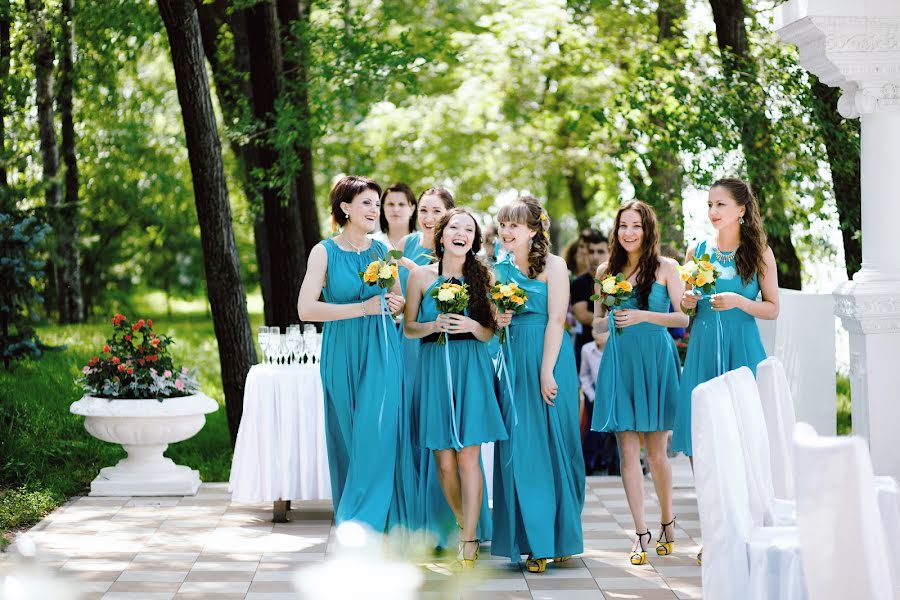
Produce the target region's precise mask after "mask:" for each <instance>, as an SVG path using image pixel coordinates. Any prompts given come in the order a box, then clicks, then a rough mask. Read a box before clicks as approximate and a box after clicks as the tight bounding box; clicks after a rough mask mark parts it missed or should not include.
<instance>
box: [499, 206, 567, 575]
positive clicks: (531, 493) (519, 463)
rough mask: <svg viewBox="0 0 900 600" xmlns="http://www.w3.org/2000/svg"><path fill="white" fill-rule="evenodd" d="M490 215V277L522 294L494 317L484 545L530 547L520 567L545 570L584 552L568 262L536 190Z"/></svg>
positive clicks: (516, 552)
mask: <svg viewBox="0 0 900 600" xmlns="http://www.w3.org/2000/svg"><path fill="white" fill-rule="evenodd" d="M497 220H498V221H499V223H500V241H501V242H502V243H503V248H504V249H505V250H506V251H507V255H506V256H505V257H504V258H503V260H501V261H500V262H498V263H497V265H496V267H495V270H494V272H495V276H496V278H497V280H498V281H501V282H503V283H516V284H517V285H518V286H519V287H521V288H522V289H524V290H525V293H526V294H527V296H528V298H527V300H526V301H525V304H524V309H523V310H522V312H520V313H519V314H516V315H513V314H512V313H511V312H510V311H507V312H506V313H505V314H500V315H497V325H498V326H500V327H507V326H508V327H509V330H508V335H506V342H505V343H504V345H503V354H504V362H505V363H506V364H505V368H506V369H507V373H505V374H504V376H503V382H502V385H501V408H502V410H503V413H504V420H505V421H506V426H507V429H508V430H509V441H501V442H499V443H497V444H496V445H495V446H494V452H495V458H494V539H493V542H492V546H491V553H492V554H494V555H499V556H508V557H510V558H511V559H512V560H515V561H518V560H519V557H520V556H521V555H522V554H527V555H528V558H527V560H526V561H525V567H526V568H527V569H528V570H529V571H530V572H532V573H542V572H543V571H544V569H545V568H546V566H547V561H548V559H551V558H552V559H553V560H554V562H561V561H564V560H568V559H569V558H571V556H572V555H573V554H579V553H581V552H582V551H583V550H584V541H583V536H582V531H581V510H582V508H584V460H583V458H582V455H581V435H580V429H579V422H578V374H577V372H576V370H575V353H574V351H573V349H572V344H571V343H570V341H569V338H568V336H566V335H565V330H564V324H565V320H566V308H567V307H568V304H569V275H568V271H567V269H566V262H565V261H564V260H563V259H562V258H561V257H559V256H556V255H554V254H550V235H549V229H550V218H549V216H548V215H547V211H545V210H544V209H543V208H542V207H541V205H540V203H539V202H538V201H537V200H536V199H535V198H532V197H531V196H522V197H520V198H519V199H517V200H516V201H514V202H512V203H510V204H508V205H506V206H504V207H503V208H501V209H500V213H499V214H498V216H497ZM507 374H508V379H507V377H506V375H507Z"/></svg>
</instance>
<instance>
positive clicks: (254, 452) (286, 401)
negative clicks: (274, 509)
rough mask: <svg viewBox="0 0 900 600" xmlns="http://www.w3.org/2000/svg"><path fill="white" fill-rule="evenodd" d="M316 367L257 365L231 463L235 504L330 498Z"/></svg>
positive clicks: (246, 392) (249, 383)
mask: <svg viewBox="0 0 900 600" xmlns="http://www.w3.org/2000/svg"><path fill="white" fill-rule="evenodd" d="M324 412H325V408H324V400H323V395H322V379H321V377H320V376H319V365H318V364H314V365H313V364H306V365H286V366H281V365H255V366H254V367H252V368H251V369H250V373H249V374H248V375H247V384H246V386H245V388H244V413H243V416H242V417H241V426H240V428H239V429H238V435H237V441H236V443H235V447H234V459H233V460H232V463H231V477H230V480H229V487H230V489H231V493H232V500H233V501H234V502H248V503H259V502H274V501H276V500H323V499H329V498H331V482H330V478H329V475H328V454H327V451H326V448H325V414H324Z"/></svg>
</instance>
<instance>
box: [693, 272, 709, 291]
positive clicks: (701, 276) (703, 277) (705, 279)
mask: <svg viewBox="0 0 900 600" xmlns="http://www.w3.org/2000/svg"><path fill="white" fill-rule="evenodd" d="M710 281H712V278H710V276H709V273H706V272H704V271H700V272H699V273H698V274H697V279H696V280H695V281H694V285H695V286H697V287H703V286H704V285H706V284H707V283H709V282H710Z"/></svg>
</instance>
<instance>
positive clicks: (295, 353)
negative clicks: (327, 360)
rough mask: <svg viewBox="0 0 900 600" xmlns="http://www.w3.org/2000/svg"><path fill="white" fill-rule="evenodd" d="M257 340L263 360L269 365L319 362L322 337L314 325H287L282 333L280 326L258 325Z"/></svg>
mask: <svg viewBox="0 0 900 600" xmlns="http://www.w3.org/2000/svg"><path fill="white" fill-rule="evenodd" d="M256 339H257V341H258V342H259V347H260V349H261V350H262V354H263V362H265V363H267V364H270V365H290V364H304V363H317V362H319V354H320V353H321V349H322V337H321V336H320V335H319V334H318V332H316V327H315V325H309V324H306V325H304V326H303V328H302V329H301V328H300V325H288V327H287V329H286V330H285V332H284V334H282V333H281V328H280V327H277V326H276V327H267V326H265V325H263V326H260V327H259V329H258V330H257V336H256Z"/></svg>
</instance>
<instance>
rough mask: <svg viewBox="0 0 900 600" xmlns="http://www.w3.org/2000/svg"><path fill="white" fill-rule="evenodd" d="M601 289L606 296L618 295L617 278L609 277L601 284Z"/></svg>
mask: <svg viewBox="0 0 900 600" xmlns="http://www.w3.org/2000/svg"><path fill="white" fill-rule="evenodd" d="M600 287H601V289H602V290H603V293H604V294H615V293H616V278H615V277H607V278H606V279H604V280H603V281H602V282H601V283H600Z"/></svg>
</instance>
